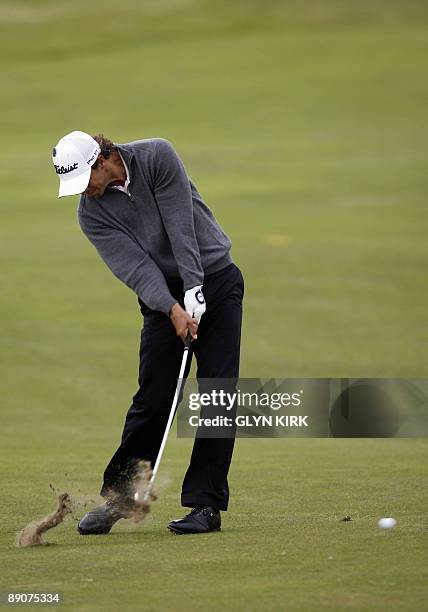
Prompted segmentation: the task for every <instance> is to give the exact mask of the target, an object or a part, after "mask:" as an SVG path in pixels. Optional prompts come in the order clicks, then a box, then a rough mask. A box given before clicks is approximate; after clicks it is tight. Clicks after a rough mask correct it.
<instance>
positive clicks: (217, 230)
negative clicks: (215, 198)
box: [78, 138, 232, 314]
mask: <svg viewBox="0 0 428 612" xmlns="http://www.w3.org/2000/svg"><path fill="white" fill-rule="evenodd" d="M117 146H118V149H119V152H120V154H121V155H122V157H123V160H124V161H125V163H126V165H127V167H128V170H129V177H130V184H129V188H128V189H129V193H130V195H129V196H128V195H126V193H124V192H121V191H118V190H117V189H106V190H105V192H104V195H103V196H102V197H101V198H99V199H96V198H90V197H88V196H84V195H82V196H81V198H80V203H79V207H78V220H79V223H80V227H81V228H82V230H83V232H84V233H85V235H86V236H87V237H88V238H89V240H90V241H91V242H92V244H93V245H94V246H95V248H96V249H97V251H98V253H99V254H100V256H101V257H102V259H103V260H104V262H105V263H106V264H107V265H108V267H109V268H110V269H111V271H112V272H113V273H114V274H115V275H116V276H117V277H118V278H119V279H120V280H121V281H123V282H124V283H125V284H126V285H128V287H130V288H131V289H132V290H133V291H134V292H135V293H136V294H137V295H138V296H139V298H140V299H141V300H142V301H143V302H144V303H145V304H146V305H147V306H148V307H149V308H151V309H152V310H159V311H161V312H163V313H165V314H168V313H169V311H170V310H171V307H172V306H173V304H175V303H176V301H177V300H176V299H175V298H174V297H173V296H172V295H171V293H170V291H169V288H168V285H167V282H168V281H176V280H180V279H182V281H183V285H184V291H187V289H191V288H192V287H195V286H196V285H202V284H203V282H204V275H205V274H211V273H213V272H217V271H218V270H221V269H222V268H224V267H226V266H227V265H228V264H230V263H231V262H232V259H231V257H230V255H229V250H230V247H231V241H230V239H229V237H228V236H227V235H226V234H225V233H224V232H223V230H222V229H221V227H220V226H219V224H218V223H217V221H216V220H215V218H214V216H213V214H212V212H211V210H210V209H209V208H208V206H207V205H206V204H205V203H204V201H203V200H202V198H201V196H200V195H199V192H198V190H197V189H196V187H195V185H194V184H193V183H192V181H191V180H190V178H189V177H188V176H187V174H186V170H185V168H184V165H183V163H182V161H181V159H180V158H179V157H178V155H177V153H176V152H175V151H174V149H173V147H172V145H171V144H170V143H169V142H168V141H167V140H164V139H162V138H150V139H146V140H138V141H135V142H130V143H128V144H123V145H117Z"/></svg>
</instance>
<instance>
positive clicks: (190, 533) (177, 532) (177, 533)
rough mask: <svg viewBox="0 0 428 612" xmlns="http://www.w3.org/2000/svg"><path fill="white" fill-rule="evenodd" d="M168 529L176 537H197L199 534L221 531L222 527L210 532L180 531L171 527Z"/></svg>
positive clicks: (209, 530)
mask: <svg viewBox="0 0 428 612" xmlns="http://www.w3.org/2000/svg"><path fill="white" fill-rule="evenodd" d="M167 529H169V530H170V532H171V533H172V534H174V535H197V534H199V533H213V532H214V531H221V527H216V529H208V531H181V530H180V529H176V528H174V527H170V526H169V525H168V527H167Z"/></svg>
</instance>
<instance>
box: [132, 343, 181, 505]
mask: <svg viewBox="0 0 428 612" xmlns="http://www.w3.org/2000/svg"><path fill="white" fill-rule="evenodd" d="M191 343H192V336H191V335H190V333H189V334H188V335H187V338H186V340H185V343H184V352H183V358H182V360H181V367H180V373H179V375H178V381H177V386H176V388H175V394H174V399H173V402H172V406H171V410H170V413H169V417H168V422H167V424H166V427H165V433H164V434H163V438H162V443H161V445H160V448H159V452H158V456H157V458H156V463H155V465H154V467H153V472H152V476H151V478H150V481H149V484H148V486H147V490H146V492H145V494H144V498H143V502H144V503H148V502H149V500H150V493H151V491H152V489H153V484H154V481H155V478H156V474H157V472H158V469H159V465H160V462H161V459H162V455H163V452H164V450H165V445H166V441H167V439H168V434H169V430H170V429H171V425H172V422H173V420H174V416H175V411H176V409H177V404H178V400H179V397H180V393H181V389H182V386H183V382H184V379H183V377H184V371H185V369H186V364H187V358H188V356H189V349H190V345H191Z"/></svg>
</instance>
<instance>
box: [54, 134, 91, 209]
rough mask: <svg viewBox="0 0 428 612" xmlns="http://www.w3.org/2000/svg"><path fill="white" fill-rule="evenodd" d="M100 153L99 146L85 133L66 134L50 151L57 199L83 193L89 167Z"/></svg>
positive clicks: (87, 182)
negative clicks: (55, 178) (56, 184)
mask: <svg viewBox="0 0 428 612" xmlns="http://www.w3.org/2000/svg"><path fill="white" fill-rule="evenodd" d="M100 153H101V149H100V145H99V144H98V143H97V141H96V140H94V139H93V138H92V136H90V135H89V134H86V132H79V131H74V132H70V134H66V135H65V136H64V137H63V138H61V140H60V141H59V142H58V144H57V145H56V147H54V149H53V150H52V160H53V163H54V166H55V170H56V173H57V174H58V176H59V179H60V183H59V193H58V197H59V198H62V197H63V196H68V195H76V194H78V193H82V192H83V191H85V189H86V187H87V186H88V184H89V180H90V178H91V167H92V166H93V164H94V163H95V162H96V161H97V159H98V155H99V154H100Z"/></svg>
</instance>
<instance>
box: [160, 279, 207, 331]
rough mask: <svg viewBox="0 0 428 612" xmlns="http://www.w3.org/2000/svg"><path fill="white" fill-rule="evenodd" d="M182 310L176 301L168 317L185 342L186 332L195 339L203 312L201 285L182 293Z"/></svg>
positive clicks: (203, 299) (204, 306)
mask: <svg viewBox="0 0 428 612" xmlns="http://www.w3.org/2000/svg"><path fill="white" fill-rule="evenodd" d="M184 306H185V308H186V310H184V309H183V308H182V307H181V306H180V304H178V302H177V303H176V304H174V306H173V307H172V308H171V310H170V313H169V318H170V319H171V322H172V324H173V325H174V327H175V331H176V333H177V336H180V338H181V339H182V340H183V342H186V338H187V336H188V334H190V336H191V337H192V340H196V338H197V337H198V336H197V331H198V325H199V322H200V320H201V317H202V315H203V314H204V312H205V309H206V304H205V298H204V295H203V293H202V285H198V286H197V287H193V289H188V290H187V291H186V293H185V294H184Z"/></svg>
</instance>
